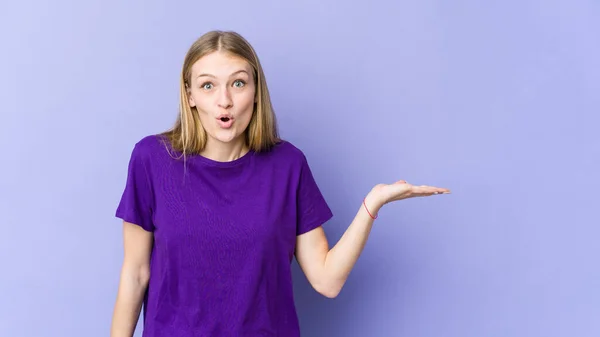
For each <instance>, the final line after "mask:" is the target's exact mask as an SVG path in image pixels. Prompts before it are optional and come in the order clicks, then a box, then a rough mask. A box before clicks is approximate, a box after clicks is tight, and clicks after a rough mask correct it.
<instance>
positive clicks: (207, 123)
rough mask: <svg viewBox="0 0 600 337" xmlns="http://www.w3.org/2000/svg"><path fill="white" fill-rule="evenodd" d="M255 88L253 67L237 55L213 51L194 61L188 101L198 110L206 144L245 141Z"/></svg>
mask: <svg viewBox="0 0 600 337" xmlns="http://www.w3.org/2000/svg"><path fill="white" fill-rule="evenodd" d="M255 92H256V89H255V85H254V78H253V77H252V67H251V66H250V64H248V62H246V61H245V60H244V59H242V58H240V57H237V56H232V55H231V54H227V53H224V52H214V53H211V54H208V55H205V56H204V57H202V58H201V59H199V60H198V61H196V63H194V65H193V66H192V76H191V80H190V86H189V88H188V97H189V103H190V106H191V107H196V109H197V110H198V114H199V117H200V121H201V122H202V126H203V127H204V130H205V131H206V133H207V136H208V144H211V143H214V142H220V143H232V142H243V141H244V138H243V136H244V131H245V130H246V128H247V127H248V124H249V123H250V119H251V118H252V113H253V112H254V102H255Z"/></svg>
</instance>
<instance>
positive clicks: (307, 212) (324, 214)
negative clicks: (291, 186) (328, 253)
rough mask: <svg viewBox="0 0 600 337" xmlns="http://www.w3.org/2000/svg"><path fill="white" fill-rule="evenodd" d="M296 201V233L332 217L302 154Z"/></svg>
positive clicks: (317, 225)
mask: <svg viewBox="0 0 600 337" xmlns="http://www.w3.org/2000/svg"><path fill="white" fill-rule="evenodd" d="M296 203H297V216H298V218H297V225H296V235H300V234H304V233H306V232H309V231H311V230H313V229H315V228H317V227H319V226H321V225H323V224H324V223H325V222H327V221H328V220H329V219H331V218H332V217H333V213H332V212H331V209H330V208H329V205H327V202H326V201H325V198H324V197H323V194H322V193H321V191H320V190H319V187H318V186H317V183H316V181H315V179H314V177H313V174H312V172H311V170H310V167H309V165H308V161H307V160H306V157H305V156H304V155H302V163H301V167H300V178H299V181H298V190H297V199H296Z"/></svg>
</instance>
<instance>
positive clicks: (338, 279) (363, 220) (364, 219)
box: [296, 180, 450, 298]
mask: <svg viewBox="0 0 600 337" xmlns="http://www.w3.org/2000/svg"><path fill="white" fill-rule="evenodd" d="M446 193H450V191H449V190H447V189H443V188H436V187H429V186H413V185H410V184H408V183H406V182H405V181H403V180H401V181H399V182H396V183H394V184H391V185H384V184H379V185H377V186H375V187H374V188H373V189H372V190H371V192H369V194H368V195H367V197H366V198H365V201H364V203H365V204H364V205H363V204H361V205H360V209H359V210H358V212H357V214H356V216H355V217H354V220H353V221H352V223H351V224H350V226H348V229H347V230H346V232H344V234H343V235H342V237H341V238H340V240H339V241H338V242H337V244H336V245H335V246H334V247H333V248H332V249H329V244H328V242H327V238H326V237H325V232H324V231H323V228H322V227H318V228H316V229H314V230H312V231H310V232H308V233H305V234H302V235H299V236H298V237H297V239H296V259H297V260H298V264H299V265H300V268H301V269H302V271H303V272H304V274H305V275H306V277H307V279H308V281H309V282H310V284H311V285H312V286H313V288H314V289H315V290H316V291H317V292H319V293H321V294H322V295H324V296H326V297H329V298H333V297H336V296H337V295H338V294H339V293H340V291H341V290H342V287H343V286H344V284H345V283H346V280H347V279H348V276H349V275H350V272H351V271H352V268H354V265H355V264H356V261H357V260H358V257H359V256H360V254H361V252H362V251H363V248H364V247H365V244H366V242H367V238H368V237H369V234H370V232H371V227H372V226H373V220H374V219H373V218H372V217H371V216H373V217H377V214H378V212H379V210H380V209H381V207H383V205H385V204H386V203H389V202H392V201H396V200H401V199H406V198H411V197H422V196H430V195H434V194H446ZM365 205H366V207H365ZM367 209H368V211H367ZM369 213H370V214H369Z"/></svg>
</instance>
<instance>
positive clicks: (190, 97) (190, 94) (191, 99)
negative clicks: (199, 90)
mask: <svg viewBox="0 0 600 337" xmlns="http://www.w3.org/2000/svg"><path fill="white" fill-rule="evenodd" d="M185 92H186V94H187V97H188V104H189V105H190V107H191V108H194V107H196V101H194V97H192V91H191V90H190V86H189V85H187V84H186V85H185Z"/></svg>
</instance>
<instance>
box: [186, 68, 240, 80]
mask: <svg viewBox="0 0 600 337" xmlns="http://www.w3.org/2000/svg"><path fill="white" fill-rule="evenodd" d="M239 73H246V74H247V75H248V76H250V74H248V72H247V71H246V70H244V69H241V70H238V71H236V72H233V73H231V75H229V77H231V76H234V75H237V74H239ZM203 76H206V77H212V78H215V75H212V74H207V73H202V74H200V75H198V76H197V77H196V78H200V77H203Z"/></svg>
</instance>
